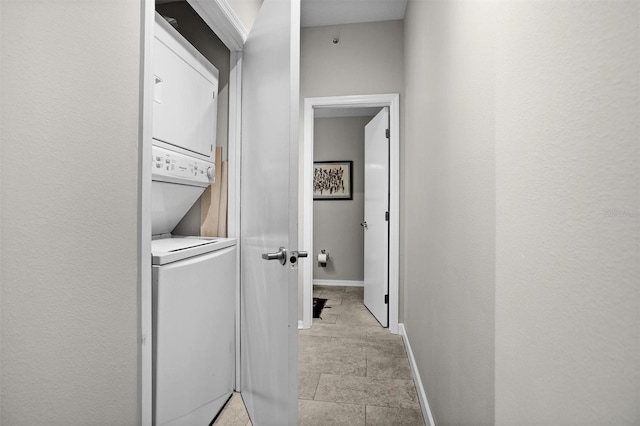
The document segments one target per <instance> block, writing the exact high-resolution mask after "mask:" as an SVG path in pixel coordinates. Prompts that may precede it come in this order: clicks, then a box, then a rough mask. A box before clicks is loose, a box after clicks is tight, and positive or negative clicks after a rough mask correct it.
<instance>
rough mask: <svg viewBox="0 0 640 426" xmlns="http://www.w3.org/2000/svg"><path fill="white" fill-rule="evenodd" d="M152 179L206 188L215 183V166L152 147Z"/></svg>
mask: <svg viewBox="0 0 640 426" xmlns="http://www.w3.org/2000/svg"><path fill="white" fill-rule="evenodd" d="M151 152H152V154H153V162H152V165H151V167H152V171H151V174H152V179H153V180H155V181H162V182H172V183H180V184H184V185H194V186H202V187H207V186H209V185H211V184H212V183H214V182H215V177H216V165H215V163H209V162H207V161H202V160H198V159H196V158H193V157H189V156H188V155H184V154H179V153H177V152H173V151H170V150H168V149H165V148H160V147H158V146H155V145H154V146H153V147H152V148H151Z"/></svg>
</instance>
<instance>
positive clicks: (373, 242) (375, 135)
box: [363, 107, 389, 327]
mask: <svg viewBox="0 0 640 426" xmlns="http://www.w3.org/2000/svg"><path fill="white" fill-rule="evenodd" d="M387 129H389V108H386V107H385V108H383V109H382V110H381V111H380V112H379V113H378V115H376V116H375V117H374V118H373V119H372V120H371V121H370V122H369V123H368V124H367V125H366V127H365V129H364V176H365V177H364V222H363V226H364V228H365V229H364V304H365V306H366V307H367V308H368V309H369V311H371V313H372V314H373V315H374V316H375V317H376V319H377V320H378V321H379V322H380V324H382V326H383V327H388V326H389V309H388V307H389V303H388V294H389V221H388V218H387V217H386V214H387V212H388V211H389V139H388V138H387Z"/></svg>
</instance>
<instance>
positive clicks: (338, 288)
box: [313, 285, 347, 291]
mask: <svg viewBox="0 0 640 426" xmlns="http://www.w3.org/2000/svg"><path fill="white" fill-rule="evenodd" d="M313 289H314V290H320V291H325V290H327V291H345V290H346V289H347V287H345V286H343V285H314V286H313Z"/></svg>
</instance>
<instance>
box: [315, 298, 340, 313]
mask: <svg viewBox="0 0 640 426" xmlns="http://www.w3.org/2000/svg"><path fill="white" fill-rule="evenodd" d="M320 297H322V298H323V299H327V303H326V304H325V305H324V306H325V309H326V308H327V307H333V306H340V305H342V300H343V298H342V297H339V296H336V295H331V296H328V297H327V296H324V295H323V296H320ZM323 312H324V311H323Z"/></svg>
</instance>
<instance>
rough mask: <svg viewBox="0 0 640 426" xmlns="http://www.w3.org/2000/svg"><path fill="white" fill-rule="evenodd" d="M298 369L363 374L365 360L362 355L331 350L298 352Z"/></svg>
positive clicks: (311, 371) (312, 371) (354, 374)
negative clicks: (348, 354)
mask: <svg viewBox="0 0 640 426" xmlns="http://www.w3.org/2000/svg"><path fill="white" fill-rule="evenodd" d="M298 370H299V371H300V372H301V373H302V372H308V373H323V374H339V375H350V376H365V375H366V373H367V360H366V358H365V357H364V356H347V355H343V354H337V353H331V352H300V353H299V354H298ZM316 384H317V383H316Z"/></svg>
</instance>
